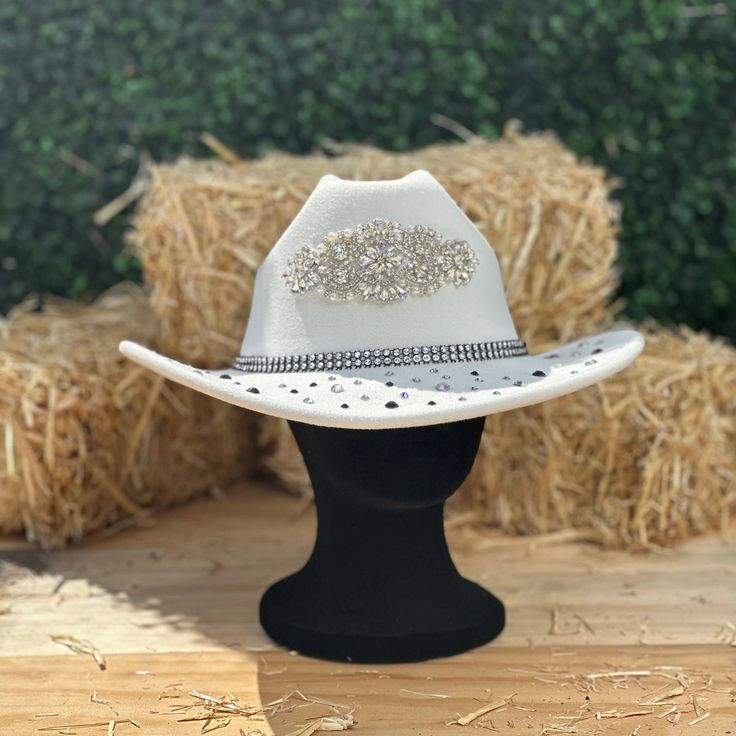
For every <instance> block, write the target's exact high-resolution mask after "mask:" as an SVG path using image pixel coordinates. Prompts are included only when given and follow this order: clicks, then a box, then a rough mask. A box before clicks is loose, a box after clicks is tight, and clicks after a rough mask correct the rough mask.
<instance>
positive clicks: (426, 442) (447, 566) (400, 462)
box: [260, 419, 505, 663]
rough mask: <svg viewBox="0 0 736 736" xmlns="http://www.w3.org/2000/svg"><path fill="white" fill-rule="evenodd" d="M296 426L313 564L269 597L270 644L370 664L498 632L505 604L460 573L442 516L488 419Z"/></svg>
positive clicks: (451, 650) (456, 648) (436, 653)
mask: <svg viewBox="0 0 736 736" xmlns="http://www.w3.org/2000/svg"><path fill="white" fill-rule="evenodd" d="M289 424H290V426H291V430H292V432H293V434H294V436H295V438H296V440H297V443H298V444H299V448H300V450H301V452H302V455H303V456H304V460H305V462H306V464H307V468H308V470H309V474H310V477H311V480H312V484H313V487H314V493H315V501H316V506H317V519H318V524H317V539H316V542H315V546H314V550H313V551H312V554H311V556H310V558H309V560H308V561H307V563H306V565H305V566H304V567H303V568H302V569H301V570H299V571H298V572H296V573H294V574H293V575H290V576H289V577H287V578H284V579H283V580H280V581H279V582H277V583H275V584H274V585H272V586H271V587H270V588H269V589H268V591H267V592H266V593H265V595H264V596H263V598H262V600H261V609H260V615H261V624H262V625H263V628H264V629H265V630H266V632H267V633H268V634H269V636H271V638H272V639H274V640H275V641H276V642H278V643H279V644H282V645H284V646H286V647H288V648H289V649H294V650H296V651H298V652H300V653H302V654H305V655H309V656H314V657H320V658H323V659H332V660H341V661H352V662H364V663H370V662H372V663H378V662H384V663H388V662H412V661H418V660H423V659H430V658H432V657H441V656H447V655H451V654H458V653H460V652H464V651H466V650H468V649H472V648H473V647H476V646H479V645H481V644H484V643H486V642H488V641H490V640H492V639H494V638H495V637H496V636H498V635H499V634H500V633H501V631H502V630H503V627H504V623H505V614H504V607H503V604H502V603H501V602H500V601H499V600H498V599H497V598H496V597H494V596H493V595H492V594H491V593H489V592H488V591H487V590H485V589H483V588H481V587H480V586H479V585H476V584H475V583H473V582H471V581H469V580H466V579H465V578H463V577H462V576H461V575H460V573H459V572H458V571H457V569H456V568H455V565H454V563H453V561H452V558H451V557H450V553H449V551H448V548H447V543H446V540H445V534H444V527H443V518H442V511H443V505H444V502H445V500H446V499H447V498H448V497H449V496H450V495H452V493H454V492H455V490H456V489H457V488H458V487H459V485H460V484H461V483H462V481H463V480H464V479H465V477H466V476H467V474H468V472H469V471H470V468H471V467H472V464H473V460H474V459H475V455H476V453H477V450H478V445H479V442H480V435H481V432H482V430H483V419H471V420H467V421H462V422H453V423H450V424H442V425H435V426H431V427H416V428H410V429H387V430H351V429H333V428H327V427H316V426H312V425H307V424H302V423H298V422H290V423H289Z"/></svg>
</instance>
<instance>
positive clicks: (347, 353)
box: [233, 340, 528, 373]
mask: <svg viewBox="0 0 736 736" xmlns="http://www.w3.org/2000/svg"><path fill="white" fill-rule="evenodd" d="M522 355H528V353H527V349H526V343H525V342H524V341H523V340H497V341H495V342H474V343H466V344H464V345H461V344H458V345H424V346H421V347H413V348H384V349H382V350H344V351H337V352H332V353H308V354H305V355H280V356H277V357H267V356H263V355H239V356H238V357H237V358H236V359H235V362H234V363H233V367H234V368H235V369H236V370H239V371H245V372H246V373H305V372H307V371H331V370H336V369H350V368H382V367H384V366H401V365H417V366H418V365H428V364H432V363H465V362H469V361H473V360H498V359H499V358H515V357H518V356H522Z"/></svg>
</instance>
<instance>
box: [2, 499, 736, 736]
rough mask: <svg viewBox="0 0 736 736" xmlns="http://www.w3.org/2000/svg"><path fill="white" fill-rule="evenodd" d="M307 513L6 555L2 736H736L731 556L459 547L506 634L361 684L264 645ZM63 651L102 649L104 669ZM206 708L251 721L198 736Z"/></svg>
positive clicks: (234, 510)
mask: <svg viewBox="0 0 736 736" xmlns="http://www.w3.org/2000/svg"><path fill="white" fill-rule="evenodd" d="M299 510H300V502H299V501H297V500H295V499H293V498H291V497H288V496H285V495H282V494H279V493H277V492H274V491H269V490H268V489H265V488H263V487H259V486H252V485H251V487H248V488H237V489H232V490H231V491H230V492H228V493H227V494H226V495H225V496H224V497H218V498H217V499H215V498H206V499H203V500H200V501H198V502H196V503H193V504H191V505H189V506H187V507H185V508H181V509H178V510H175V511H172V512H170V513H168V514H166V515H164V516H162V517H161V518H159V519H157V520H156V521H155V522H154V523H153V524H152V525H151V527H150V528H146V529H133V530H129V531H126V532H123V533H120V534H118V535H116V536H114V537H111V538H107V539H103V540H97V541H95V542H94V543H90V544H88V545H86V546H85V547H82V548H77V549H73V550H69V551H65V552H55V553H53V554H45V553H42V552H39V551H38V550H36V549H34V548H33V547H30V546H29V545H27V544H25V543H23V542H20V541H18V540H3V541H2V542H0V558H1V559H2V560H3V565H2V571H1V574H2V578H0V612H2V613H1V614H0V677H1V678H2V679H1V680H0V734H3V736H5V734H8V735H10V736H16V735H25V734H37V735H38V734H40V735H41V736H42V735H43V734H56V733H78V734H96V733H99V734H107V733H110V732H113V731H114V733H115V734H117V736H127V735H128V734H146V735H147V736H149V735H150V736H157V735H161V736H177V735H178V734H182V735H186V734H198V733H201V732H202V728H203V726H205V730H209V729H216V728H217V727H220V726H221V728H219V729H218V730H217V731H216V732H217V733H218V734H223V736H224V735H226V734H232V735H235V736H237V735H238V734H246V735H247V734H250V735H251V736H260V734H266V735H268V734H277V735H278V736H281V735H287V734H293V733H302V734H310V733H312V731H311V730H310V729H312V728H314V727H315V725H317V724H320V723H321V724H322V725H324V726H327V725H328V724H329V723H332V725H334V726H335V727H337V726H339V725H341V724H342V725H345V724H346V723H348V722H349V721H350V718H352V719H353V720H354V721H355V725H354V726H353V727H352V729H351V731H352V732H355V733H357V734H361V733H362V734H365V735H366V736H368V735H369V734H381V736H404V735H405V734H416V735H417V736H420V735H423V736H433V735H434V734H448V735H451V734H453V733H454V734H458V736H461V735H462V734H463V733H478V730H477V729H480V730H481V732H485V731H486V730H487V731H489V732H490V733H494V732H495V733H499V734H530V735H532V736H539V735H540V734H544V735H545V736H551V735H552V734H579V735H581V736H582V735H584V734H591V735H592V734H626V735H627V736H629V735H631V734H637V735H638V736H651V735H653V734H673V735H677V734H693V735H694V736H696V735H697V736H701V735H703V736H704V735H706V734H717V735H718V736H727V735H728V734H736V695H734V688H736V646H734V644H736V628H734V627H735V626H736V551H735V548H734V546H733V545H731V544H727V543H725V542H724V541H722V540H721V539H719V538H716V537H710V538H701V539H698V540H695V541H692V542H690V543H688V544H686V545H685V546H683V547H682V548H680V549H679V550H676V551H673V552H668V553H663V554H658V555H653V554H652V555H646V556H632V555H627V554H623V553H619V552H605V551H602V550H600V549H598V548H596V547H592V546H589V545H584V544H578V543H575V544H573V543H567V544H549V543H541V542H538V543H533V542H532V543H530V542H528V541H525V540H511V541H509V540H504V539H502V538H491V541H490V543H489V544H487V545H486V548H485V549H479V545H478V539H479V537H478V536H477V535H475V534H469V533H468V532H466V531H461V530H455V529H453V530H451V531H450V542H451V547H452V550H453V555H454V557H455V559H456V561H457V564H458V566H459V568H460V569H461V570H462V572H463V573H464V574H466V575H467V576H468V577H471V578H473V579H475V580H478V581H479V582H481V583H483V584H484V585H486V586H487V587H488V588H490V589H491V590H493V591H494V592H495V593H496V594H498V595H499V596H500V597H501V598H502V599H503V600H504V601H505V603H506V605H507V608H508V618H509V623H508V627H507V629H506V631H505V632H504V633H503V635H502V636H501V638H499V639H498V640H497V641H496V642H494V643H492V644H490V645H487V646H485V647H482V648H480V649H478V650H475V651H472V652H469V653H467V654H464V655H461V656H458V657H453V658H449V659H444V660H438V661H433V662H428V663H420V664H411V665H391V666H375V665H371V666H363V665H359V664H351V663H342V664H341V663H334V662H322V661H318V660H313V659H308V658H305V657H301V656H299V655H298V654H296V653H292V652H286V651H284V650H281V649H279V648H277V647H275V646H274V645H273V644H272V643H271V642H269V640H268V639H267V638H266V636H265V635H264V634H263V632H262V631H261V630H260V628H259V625H258V618H257V607H258V600H259V596H260V594H261V592H262V591H263V590H264V588H265V587H266V586H267V585H268V583H270V582H271V581H273V580H275V579H276V578H278V577H280V576H282V575H284V574H286V573H288V572H290V571H292V570H294V569H295V568H296V567H297V566H298V565H300V563H302V562H303V561H304V560H305V559H306V556H307V554H308V552H309V549H310V543H311V540H312V538H313V533H314V516H313V512H312V510H311V509H307V511H303V508H302V513H300V512H299ZM485 539H486V540H487V539H488V537H485ZM53 636H56V637H62V639H63V638H66V639H67V640H69V639H70V638H71V640H70V641H71V643H73V642H74V641H75V640H88V641H89V642H90V643H91V644H92V645H94V647H95V648H96V650H98V651H99V653H100V654H101V655H102V656H103V657H104V660H105V664H106V669H104V670H103V669H100V667H99V666H98V664H97V663H96V662H95V660H94V659H93V657H92V656H91V655H89V654H78V653H74V652H72V651H71V650H70V649H69V647H68V646H67V645H66V644H64V643H62V642H60V641H58V640H57V641H55V640H53V639H52V637H53ZM615 673H619V674H615ZM192 691H196V693H199V694H200V695H199V696H198V695H192V694H191V692H192ZM201 695H205V696H207V695H209V696H213V697H216V698H220V696H223V695H227V696H228V699H230V695H232V696H233V697H237V698H238V700H237V704H239V706H240V712H244V713H249V714H251V715H249V716H246V715H237V714H234V715H233V716H232V717H231V719H230V721H229V722H228V721H226V720H220V719H215V720H212V721H210V722H207V721H203V720H184V719H192V718H196V717H200V716H201V715H202V714H203V713H204V711H203V709H202V708H201V707H192V708H188V707H187V706H190V705H196V704H197V703H199V704H202V703H207V702H208V701H207V700H206V698H204V699H203V698H202V697H200V696H201ZM269 703H276V704H275V705H270V706H268V705H267V704H269ZM263 706H266V707H265V708H263ZM218 707H222V706H218ZM228 707H232V706H228ZM479 709H483V710H486V711H487V712H486V713H485V714H484V715H480V716H478V717H475V718H468V716H469V715H470V714H471V713H473V712H475V711H478V710H479ZM458 714H459V715H460V716H464V717H465V719H464V720H462V719H461V720H462V722H463V723H466V722H467V725H464V726H463V725H460V724H458V723H452V722H453V721H457V720H458ZM323 716H329V717H331V718H332V719H333V720H332V721H327V722H325V721H320V720H319V719H320V718H322V717H323ZM131 721H134V722H135V723H132V722H131ZM111 722H112V725H110V724H111ZM693 722H695V723H693ZM95 723H98V724H100V725H97V726H92V725H86V724H95ZM691 723H693V725H689V724H691ZM73 724H80V725H73ZM310 724H312V725H311V726H310ZM136 725H137V726H139V728H137V727H136ZM67 726H69V728H68V730H65V727H67ZM304 726H308V728H306V729H304V728H302V727H304ZM318 733H321V731H320V732H318Z"/></svg>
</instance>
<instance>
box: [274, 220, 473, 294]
mask: <svg viewBox="0 0 736 736" xmlns="http://www.w3.org/2000/svg"><path fill="white" fill-rule="evenodd" d="M477 264H478V260H477V258H476V257H475V253H474V252H473V249H472V248H471V247H470V245H469V244H468V243H467V242H466V241H465V240H443V238H442V236H441V235H439V234H438V233H437V232H435V231H434V230H432V229H431V228H429V227H425V226H424V225H414V226H413V227H403V226H402V225H400V224H399V223H398V222H391V221H389V220H373V221H372V222H369V223H367V224H364V225H358V227H356V228H355V229H354V230H340V231H339V232H336V233H330V234H329V235H327V237H326V238H325V239H324V240H323V241H322V242H321V243H320V244H319V245H317V246H316V247H315V248H312V247H309V246H307V247H305V248H302V249H301V250H300V251H298V252H297V253H296V254H295V255H294V256H292V257H291V259H290V260H289V262H288V265H287V269H286V272H285V273H284V278H285V279H286V282H287V284H288V285H289V287H290V288H291V290H292V291H293V292H294V293H295V294H305V293H307V292H309V291H317V292H320V293H321V294H323V295H324V296H325V297H327V299H331V300H333V301H349V300H351V299H363V300H365V301H376V302H379V303H389V302H396V301H401V300H403V299H406V297H407V296H409V295H410V294H413V295H419V296H424V295H427V294H432V293H434V292H435V291H437V289H439V288H440V287H441V286H444V285H445V284H452V285H454V286H463V285H464V284H467V283H468V281H470V279H471V277H472V276H473V274H474V273H475V268H476V266H477Z"/></svg>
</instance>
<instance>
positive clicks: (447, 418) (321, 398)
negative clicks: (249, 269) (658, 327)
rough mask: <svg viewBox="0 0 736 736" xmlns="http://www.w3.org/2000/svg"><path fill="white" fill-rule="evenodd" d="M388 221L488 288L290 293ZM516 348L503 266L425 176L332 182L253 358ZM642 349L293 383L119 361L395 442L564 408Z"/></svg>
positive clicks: (288, 247)
mask: <svg viewBox="0 0 736 736" xmlns="http://www.w3.org/2000/svg"><path fill="white" fill-rule="evenodd" d="M376 218H381V219H385V220H394V221H396V222H399V223H400V224H401V225H404V226H407V227H408V226H412V225H425V226H428V227H431V228H433V229H434V230H436V231H437V232H438V233H439V234H440V235H441V236H442V237H443V238H444V239H455V240H465V241H467V242H468V243H469V244H470V245H471V247H472V248H473V250H474V251H475V254H476V256H477V258H478V267H477V269H476V272H475V274H474V275H473V277H472V278H471V280H470V282H469V283H468V284H466V285H464V286H460V287H455V286H453V285H445V286H443V287H441V288H440V289H439V290H438V291H436V292H435V293H433V294H431V295H428V296H414V295H411V296H409V297H407V298H406V300H404V301H401V302H392V303H389V304H376V303H372V302H365V301H352V302H331V301H329V300H327V299H326V298H325V297H324V296H322V295H321V294H319V293H317V292H310V293H307V294H294V293H292V292H291V290H290V288H289V286H288V284H287V283H286V281H285V280H284V278H283V276H282V274H283V273H284V271H285V270H286V265H287V262H288V259H289V258H290V257H291V256H292V255H293V254H294V253H296V252H297V251H298V250H300V249H301V248H303V247H305V246H316V245H318V244H319V242H320V241H321V240H322V239H323V238H324V237H325V236H326V235H327V234H328V233H330V232H334V231H338V230H343V229H345V228H353V227H355V226H356V225H359V224H361V223H368V222H370V221H371V220H373V219H376ZM521 337H522V339H523V335H522V336H521ZM516 338H517V333H516V330H515V328H514V325H513V322H512V320H511V316H510V314H509V310H508V306H507V304H506V298H505V295H504V289H503V284H502V281H501V275H500V271H499V267H498V262H497V260H496V256H495V254H494V253H493V251H492V249H491V248H490V247H489V245H488V243H487V242H486V241H485V240H484V238H483V236H482V235H481V234H480V232H479V231H478V230H477V229H476V228H475V227H474V226H473V224H472V223H471V222H470V220H468V218H467V217H466V216H465V214H464V213H463V212H462V210H460V208H459V207H458V206H457V205H456V204H455V203H454V202H453V201H452V199H451V198H450V197H449V195H448V194H447V193H446V192H445V190H444V189H443V188H442V187H441V186H440V184H439V183H438V182H437V181H436V180H435V179H434V178H433V177H432V176H431V175H430V174H428V173H427V172H426V171H416V172H414V173H413V174H410V175H408V176H406V177H404V178H403V179H398V180H395V181H382V182H351V181H343V180H341V179H338V178H336V177H334V176H326V177H323V178H322V179H321V180H320V182H319V184H318V185H317V187H316V189H315V190H314V192H313V193H312V195H311V196H310V197H309V199H308V200H307V202H306V203H305V205H304V207H303V208H302V210H301V211H300V212H299V214H298V215H297V216H296V218H295V219H294V221H293V222H292V224H291V225H290V226H289V228H288V229H287V230H286V232H285V233H284V234H283V235H282V237H281V238H280V240H279V242H278V243H277V244H276V245H275V246H274V248H273V250H272V251H271V253H269V255H268V257H267V258H266V260H265V261H264V263H263V264H262V265H261V267H260V269H259V271H258V274H257V278H256V286H255V292H254V296H253V305H252V308H251V314H250V320H249V324H248V327H247V330H246V334H245V338H244V341H243V348H242V353H243V354H245V355H258V356H270V357H275V356H282V355H298V354H303V353H319V352H329V351H345V350H369V349H377V348H380V349H384V348H404V347H421V346H425V345H426V346H429V345H446V344H457V343H463V344H465V343H475V342H488V341H495V340H510V339H516ZM643 344H644V341H643V339H642V337H641V336H640V335H639V334H638V333H637V332H634V331H632V330H620V331H615V332H607V333H604V334H601V335H596V336H594V337H591V338H588V339H586V340H582V341H578V342H575V343H570V344H569V345H565V346H563V347H560V348H558V349H555V350H552V351H549V352H548V353H544V354H542V355H537V356H524V357H514V358H506V359H501V360H486V361H476V362H467V363H466V362H458V363H445V364H436V365H434V364H422V365H420V366H414V365H409V366H401V367H393V368H392V367H385V368H370V369H368V368H353V369H344V370H337V371H332V372H330V373H327V372H310V373H284V374H273V373H271V374H258V373H245V372H241V371H237V370H234V369H232V368H223V369H221V370H217V371H206V370H201V369H199V368H195V367H193V366H189V365H185V364H183V363H179V362H177V361H175V360H172V359H171V358H167V357H165V356H163V355H159V354H158V353H156V352H154V351H152V350H149V349H147V348H145V347H142V346H141V345H136V344H135V343H131V342H127V341H126V342H123V343H121V345H120V350H121V351H122V352H123V353H124V354H125V355H127V356H128V357H129V358H131V359H132V360H135V361H136V362H138V363H140V364H141V365H144V366H146V367H148V368H150V369H152V370H154V371H156V372H157V373H159V374H161V375H162V376H165V377H166V378H170V379H171V380H173V381H176V382H178V383H182V384H184V385H186V386H190V387H191V388H194V389H196V390H198V391H202V392H203V393H205V394H208V395H210V396H214V397H216V398H219V399H222V400H223V401H227V402H230V403H232V404H236V405H238V406H243V407H246V408H248V409H254V410H256V411H260V412H264V413H266V414H272V415H274V416H278V417H283V418H285V419H293V420H297V421H302V422H308V423H312V424H318V425H323V426H332V427H348V428H354V429H385V428H392V427H411V426H420V425H427V424H439V423H442V422H451V421H457V420H461V419H468V418H471V417H478V416H484V415H487V414H493V413H495V412H500V411H506V410H507V409H513V408H516V407H520V406H527V405H529V404H534V403H537V402H540V401H545V400H547V399H552V398H555V397H556V396H561V395H563V394H567V393H570V392H572V391H576V390H577V389H580V388H583V387H585V386H589V385H591V384H593V383H595V382H596V381H600V380H601V379H603V378H605V377H606V376H610V375H611V374H613V373H616V372H617V371H619V370H621V369H622V368H624V367H625V366H627V365H628V364H629V363H631V361H633V360H634V359H635V358H636V356H637V355H638V354H639V353H640V352H641V349H642V347H643ZM233 357H235V356H233Z"/></svg>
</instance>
